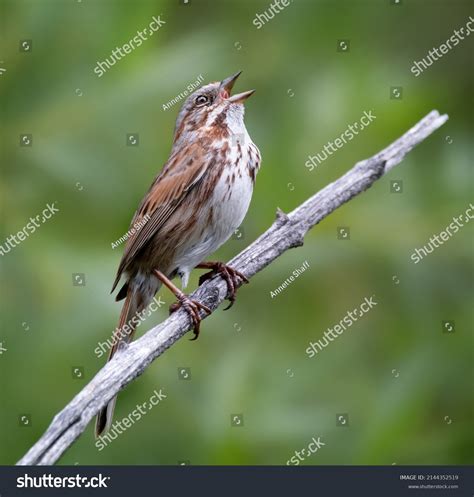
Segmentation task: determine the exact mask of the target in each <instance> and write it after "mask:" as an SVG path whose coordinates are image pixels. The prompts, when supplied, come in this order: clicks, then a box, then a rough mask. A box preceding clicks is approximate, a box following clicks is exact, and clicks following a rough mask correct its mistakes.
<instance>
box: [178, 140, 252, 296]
mask: <svg viewBox="0 0 474 497" xmlns="http://www.w3.org/2000/svg"><path fill="white" fill-rule="evenodd" d="M236 159H237V149H236V148H234V147H233V148H232V149H231V158H230V160H231V161H232V162H231V163H233V164H235V161H236ZM229 173H230V178H228V176H229ZM232 175H234V181H233V182H232ZM229 186H230V188H229ZM252 192H253V181H252V179H251V177H250V175H249V173H248V157H247V154H246V153H244V154H243V157H242V158H241V159H240V160H239V163H238V164H237V166H236V167H234V168H232V169H230V168H227V169H226V170H225V173H224V174H222V175H221V177H220V179H219V180H218V182H217V184H216V187H215V189H214V192H213V197H212V201H211V202H209V206H208V209H206V211H205V212H203V218H204V219H207V218H208V216H209V211H210V209H211V208H212V223H211V224H208V226H207V227H206V229H205V230H204V232H203V233H202V236H200V237H199V239H198V240H196V241H195V243H193V244H192V245H191V247H189V246H188V248H187V250H186V251H185V253H183V254H181V256H180V257H179V260H178V261H177V263H178V264H177V265H178V268H179V270H178V273H179V274H180V276H181V279H182V286H183V288H184V287H186V285H187V283H188V278H189V273H190V272H191V271H192V270H193V269H194V268H195V267H196V266H197V265H198V264H199V263H200V262H203V261H204V260H205V259H206V258H207V257H208V256H209V255H210V254H212V253H213V252H215V251H216V250H217V249H218V248H219V247H220V246H221V245H222V244H223V243H225V242H226V241H227V240H228V239H229V238H230V237H231V236H232V234H233V233H234V231H235V230H236V229H237V228H238V227H239V226H240V225H241V223H242V221H243V220H244V218H245V215H246V214H247V210H248V208H249V205H250V201H251V199H252Z"/></svg>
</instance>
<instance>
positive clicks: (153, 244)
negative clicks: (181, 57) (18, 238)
mask: <svg viewBox="0 0 474 497" xmlns="http://www.w3.org/2000/svg"><path fill="white" fill-rule="evenodd" d="M239 75H240V73H237V74H235V75H234V76H231V77H230V78H226V79H224V80H223V81H222V82H216V83H210V84H208V85H206V86H204V87H202V88H200V89H198V90H196V91H195V92H194V93H193V94H192V95H190V96H189V97H188V98H187V100H186V101H185V103H184V104H183V107H182V108H181V111H180V113H179V115H178V118H177V120H176V126H175V133H174V139H173V147H172V150H171V154H170V157H169V159H168V161H167V162H166V164H165V165H164V167H163V169H162V171H161V173H160V174H159V175H158V176H157V177H156V178H155V180H154V181H153V183H152V185H151V187H150V189H149V190H148V192H147V194H146V195H145V197H144V198H143V200H142V202H141V204H140V206H139V207H138V209H137V211H136V213H135V215H134V217H133V219H132V223H131V226H134V225H136V224H137V223H141V222H143V221H144V220H146V219H148V220H147V221H146V222H145V223H144V225H143V226H142V227H141V228H140V229H138V230H136V231H135V233H133V235H132V236H131V237H129V239H128V240H127V242H126V245H125V249H124V253H123V256H122V260H121V261H120V264H119V268H118V271H117V276H116V278H115V281H114V284H113V287H112V291H114V290H115V288H116V287H117V285H118V283H119V281H120V279H121V277H122V276H125V278H126V280H125V283H124V285H123V286H122V288H121V290H120V291H119V293H118V295H117V298H116V300H122V299H125V302H124V305H123V308H122V312H121V314H120V319H119V324H118V328H117V331H116V333H115V335H114V338H115V340H114V342H115V343H114V346H113V347H112V349H111V351H110V355H109V360H110V359H111V358H112V357H113V355H114V354H115V353H116V351H117V350H118V349H119V348H120V347H122V346H123V345H125V344H126V343H128V342H129V341H130V340H132V338H133V334H134V331H135V327H136V324H135V322H134V318H135V316H136V314H137V313H139V312H141V311H142V310H143V309H145V308H146V307H147V306H148V304H149V303H150V302H151V300H152V299H153V297H154V295H155V293H156V292H157V291H158V289H159V288H160V286H161V285H162V284H164V285H165V286H166V287H167V288H168V289H170V290H171V291H172V292H173V293H174V295H175V296H176V297H177V298H178V302H177V303H176V304H174V305H173V306H171V307H170V310H171V311H174V310H176V309H177V308H179V307H181V306H182V307H184V308H185V309H186V310H187V312H188V313H189V315H190V319H191V320H192V322H193V324H194V333H195V338H197V336H198V334H199V323H200V320H201V318H200V315H199V312H200V311H201V310H203V311H205V312H210V310H209V309H208V308H207V307H206V306H204V305H203V304H201V303H199V302H196V301H193V300H191V299H190V298H189V297H187V296H186V295H185V294H184V293H183V292H182V291H181V290H179V289H178V288H177V287H176V286H175V285H174V284H173V283H172V282H171V280H172V279H173V278H174V277H175V276H180V277H181V282H182V287H183V288H185V287H186V285H187V283H188V279H189V274H190V272H191V271H192V270H193V269H194V268H204V269H211V272H210V273H207V274H205V275H204V276H202V277H201V279H200V280H199V284H201V283H202V282H203V281H205V280H206V279H208V278H210V277H212V276H214V275H215V274H220V275H222V277H223V278H224V279H225V281H226V282H227V287H228V298H229V300H230V305H232V303H233V302H234V300H235V291H236V287H237V283H238V279H239V278H240V279H241V280H242V281H244V282H246V281H247V279H246V278H245V276H244V275H243V274H241V273H239V272H238V271H236V270H234V269H232V268H230V267H229V266H226V265H225V264H223V263H221V262H204V259H205V258H206V257H207V256H209V255H210V254H211V253H213V252H214V251H215V250H217V248H219V247H220V246H221V245H222V244H223V243H225V242H226V241H227V240H228V239H229V237H230V236H231V235H232V233H233V232H234V231H235V230H236V229H237V228H238V227H239V226H240V224H241V223H242V221H243V219H244V217H245V214H246V212H247V209H248V206H249V204H250V200H251V197H252V190H253V186H254V183H255V177H256V174H257V172H258V169H259V167H260V153H259V151H258V148H257V147H256V146H255V145H254V144H253V142H252V140H251V139H250V136H249V135H248V133H247V130H246V128H245V125H244V120H243V118H244V105H243V102H244V101H245V100H246V99H247V98H248V97H249V96H250V95H251V94H252V93H253V90H252V91H248V92H244V93H240V94H238V95H233V96H231V95H230V94H231V90H232V87H233V86H234V83H235V81H236V79H237V78H238V76H239ZM230 305H229V307H230ZM126 325H128V329H127V328H126ZM122 329H127V333H123V332H122ZM114 406H115V399H112V400H111V401H110V402H109V404H108V405H107V406H106V407H105V408H103V409H102V410H101V411H100V412H99V414H98V416H97V422H96V436H99V435H100V434H101V433H102V432H104V431H105V430H107V429H108V428H109V426H110V423H111V420H112V414H113V409H114Z"/></svg>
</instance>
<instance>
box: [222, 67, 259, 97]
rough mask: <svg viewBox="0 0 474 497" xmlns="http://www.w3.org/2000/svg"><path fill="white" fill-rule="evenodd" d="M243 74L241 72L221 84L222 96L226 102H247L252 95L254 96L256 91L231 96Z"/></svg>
mask: <svg viewBox="0 0 474 497" xmlns="http://www.w3.org/2000/svg"><path fill="white" fill-rule="evenodd" d="M241 73H242V71H239V72H238V73H236V74H234V75H233V76H230V77H228V78H226V79H224V80H223V81H222V82H221V87H220V93H221V96H222V97H223V98H224V99H225V100H228V101H229V102H231V103H234V104H235V103H240V102H243V101H244V100H247V98H249V97H250V95H252V94H253V93H254V92H255V90H249V91H244V92H243V93H238V94H237V95H232V96H230V93H231V91H232V88H233V87H234V84H235V82H236V81H237V78H238V77H239V76H240V75H241Z"/></svg>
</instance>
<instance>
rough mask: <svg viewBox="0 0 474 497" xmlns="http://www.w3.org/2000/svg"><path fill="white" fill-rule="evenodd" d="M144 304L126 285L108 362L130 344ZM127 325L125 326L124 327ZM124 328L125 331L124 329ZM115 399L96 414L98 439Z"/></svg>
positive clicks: (136, 292) (105, 429)
mask: <svg viewBox="0 0 474 497" xmlns="http://www.w3.org/2000/svg"><path fill="white" fill-rule="evenodd" d="M143 304H144V302H143V300H142V298H141V295H140V294H139V291H138V290H137V289H136V288H135V285H132V284H128V287H127V295H126V297H125V302H124V304H123V307H122V312H121V313H120V319H119V324H118V327H117V328H116V330H115V332H114V339H113V345H112V347H111V349H110V353H109V358H108V359H107V361H110V360H111V359H112V357H113V356H114V355H115V353H116V352H117V350H119V348H120V347H122V346H123V345H124V344H127V343H129V342H131V340H132V338H133V335H134V333H135V328H136V324H135V323H136V322H138V321H137V320H136V319H133V318H134V317H135V316H136V314H137V313H138V312H140V311H141V310H142V309H143V307H144V305H143ZM125 325H127V326H125ZM124 327H125V329H124ZM116 400H117V397H116V396H115V397H114V398H113V399H111V400H110V402H109V403H108V404H107V405H106V406H105V407H103V408H102V409H101V410H100V411H99V413H98V414H97V418H96V423H95V436H96V438H97V437H99V436H100V435H101V434H102V433H104V431H107V430H108V429H109V428H110V425H111V424H112V417H113V414H114V408H115V402H116Z"/></svg>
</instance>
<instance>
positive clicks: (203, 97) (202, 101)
mask: <svg viewBox="0 0 474 497" xmlns="http://www.w3.org/2000/svg"><path fill="white" fill-rule="evenodd" d="M207 102H209V98H208V97H206V95H199V97H197V98H196V105H205V104H207Z"/></svg>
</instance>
